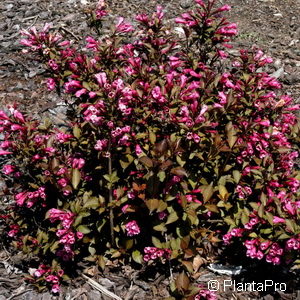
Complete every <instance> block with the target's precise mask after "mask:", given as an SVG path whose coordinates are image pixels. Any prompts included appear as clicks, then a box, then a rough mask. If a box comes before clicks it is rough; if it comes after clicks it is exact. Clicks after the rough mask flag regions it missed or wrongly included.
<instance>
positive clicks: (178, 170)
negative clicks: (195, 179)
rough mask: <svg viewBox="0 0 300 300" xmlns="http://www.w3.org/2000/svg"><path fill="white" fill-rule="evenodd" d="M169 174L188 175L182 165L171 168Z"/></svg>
mask: <svg viewBox="0 0 300 300" xmlns="http://www.w3.org/2000/svg"><path fill="white" fill-rule="evenodd" d="M170 172H171V174H175V175H177V176H188V174H187V172H186V170H185V169H184V168H182V167H176V168H173V169H171V171H170Z"/></svg>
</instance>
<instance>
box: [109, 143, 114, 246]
mask: <svg viewBox="0 0 300 300" xmlns="http://www.w3.org/2000/svg"><path fill="white" fill-rule="evenodd" d="M110 146H111V141H110V140H109V157H108V174H109V176H111V174H112V163H111V151H110ZM112 202H113V190H112V183H110V184H109V204H110V208H109V223H110V237H111V245H112V246H113V247H114V246H115V233H114V212H113V207H112Z"/></svg>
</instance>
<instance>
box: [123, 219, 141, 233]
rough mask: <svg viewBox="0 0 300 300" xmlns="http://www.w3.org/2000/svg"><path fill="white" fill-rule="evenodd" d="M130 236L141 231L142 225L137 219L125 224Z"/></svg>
mask: <svg viewBox="0 0 300 300" xmlns="http://www.w3.org/2000/svg"><path fill="white" fill-rule="evenodd" d="M125 229H126V231H127V235H128V236H134V235H137V234H139V233H140V232H141V230H140V227H139V226H138V224H137V222H136V221H130V222H128V223H127V224H126V225H125Z"/></svg>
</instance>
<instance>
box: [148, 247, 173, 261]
mask: <svg viewBox="0 0 300 300" xmlns="http://www.w3.org/2000/svg"><path fill="white" fill-rule="evenodd" d="M144 253H145V255H144V257H143V259H144V261H149V260H155V259H158V258H160V257H161V258H166V259H170V256H171V253H172V251H171V250H170V249H159V248H156V247H145V248H144Z"/></svg>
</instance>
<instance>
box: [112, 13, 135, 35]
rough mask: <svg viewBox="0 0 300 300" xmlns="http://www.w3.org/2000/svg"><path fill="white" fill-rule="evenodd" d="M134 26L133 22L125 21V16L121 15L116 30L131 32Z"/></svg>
mask: <svg viewBox="0 0 300 300" xmlns="http://www.w3.org/2000/svg"><path fill="white" fill-rule="evenodd" d="M133 30H134V28H133V26H132V25H131V24H129V23H127V22H124V18H123V17H119V18H118V22H117V25H116V32H119V33H126V32H130V31H133Z"/></svg>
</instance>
